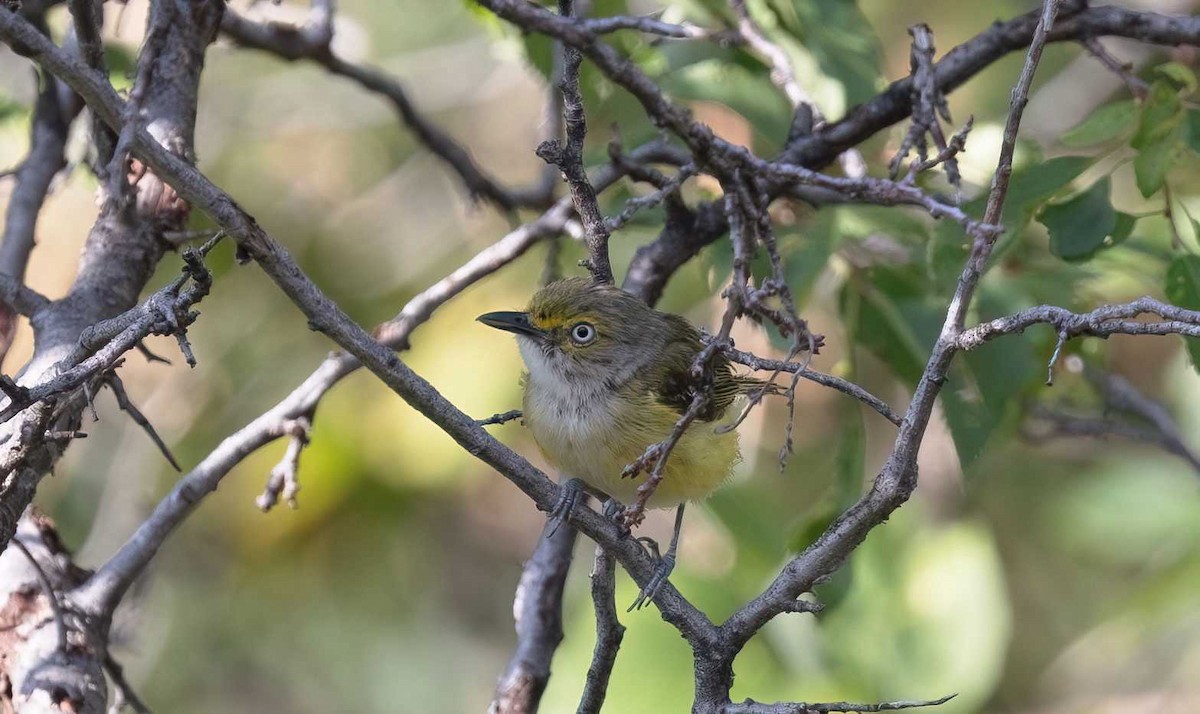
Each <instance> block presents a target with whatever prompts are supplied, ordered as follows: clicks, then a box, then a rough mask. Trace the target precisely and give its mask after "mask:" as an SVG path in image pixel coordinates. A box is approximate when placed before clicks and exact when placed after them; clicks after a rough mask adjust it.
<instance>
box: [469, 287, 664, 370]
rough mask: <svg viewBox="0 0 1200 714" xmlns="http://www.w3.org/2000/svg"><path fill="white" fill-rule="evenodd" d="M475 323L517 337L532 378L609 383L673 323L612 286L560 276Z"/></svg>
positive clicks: (648, 353) (656, 348) (646, 357)
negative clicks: (514, 308)
mask: <svg viewBox="0 0 1200 714" xmlns="http://www.w3.org/2000/svg"><path fill="white" fill-rule="evenodd" d="M478 319H479V321H480V322H482V323H483V324H485V325H489V326H491V327H495V328H497V329H501V330H506V331H508V332H512V333H513V334H515V335H516V336H517V342H518V344H519V345H520V348H521V356H522V358H524V360H525V365H526V366H527V367H528V368H529V371H530V374H531V375H533V376H534V377H541V376H546V377H552V378H554V377H557V378H560V379H571V380H575V379H587V378H593V379H604V380H605V381H608V382H609V383H611V384H615V383H617V382H619V381H620V380H621V378H622V376H623V375H628V374H632V372H633V371H635V370H636V369H637V368H638V367H640V366H642V365H644V364H646V363H647V362H648V361H650V360H652V359H654V356H655V354H660V353H661V349H660V348H661V346H662V345H663V344H665V343H666V341H667V340H669V339H671V337H672V335H671V332H672V330H677V329H678V327H677V326H676V321H674V320H670V319H669V316H667V315H665V314H664V313H661V312H658V311H656V310H654V309H653V308H651V307H649V306H648V305H646V303H644V302H642V301H641V300H640V299H638V298H637V297H635V296H633V295H630V294H629V293H627V292H625V291H623V290H621V289H619V288H616V287H614V286H612V285H604V284H597V283H595V282H593V281H592V280H590V279H589V278H566V279H563V280H559V281H557V282H553V283H550V284H549V285H547V286H546V287H544V288H542V289H541V290H539V291H538V292H537V293H535V294H534V296H533V298H532V299H531V300H530V302H529V307H528V308H526V310H525V311H523V312H489V313H487V314H486V315H480V316H479V318H478Z"/></svg>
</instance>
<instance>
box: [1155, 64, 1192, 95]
mask: <svg viewBox="0 0 1200 714" xmlns="http://www.w3.org/2000/svg"><path fill="white" fill-rule="evenodd" d="M1154 71H1155V73H1157V74H1160V75H1162V76H1164V77H1166V78H1167V79H1169V80H1171V81H1172V82H1173V83H1174V84H1175V85H1176V86H1177V87H1179V88H1180V89H1182V90H1184V91H1185V92H1187V93H1191V92H1194V91H1196V73H1195V72H1193V71H1192V68H1191V67H1188V66H1187V65H1185V64H1181V63H1179V62H1167V63H1165V64H1160V65H1159V66H1157V67H1155V68H1154Z"/></svg>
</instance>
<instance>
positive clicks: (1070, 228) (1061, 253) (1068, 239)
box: [1038, 177, 1117, 260]
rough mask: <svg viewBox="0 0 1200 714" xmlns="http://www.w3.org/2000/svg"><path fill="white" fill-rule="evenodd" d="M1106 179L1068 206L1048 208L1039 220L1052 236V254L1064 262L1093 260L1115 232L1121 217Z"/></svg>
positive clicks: (1078, 195)
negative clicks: (1111, 196)
mask: <svg viewBox="0 0 1200 714" xmlns="http://www.w3.org/2000/svg"><path fill="white" fill-rule="evenodd" d="M1109 189H1110V187H1109V181H1108V178H1107V177H1105V178H1102V179H1100V180H1099V181H1097V182H1096V183H1094V184H1092V187H1091V188H1089V189H1088V190H1086V191H1083V192H1082V193H1079V194H1077V195H1076V196H1075V197H1074V198H1072V199H1071V200H1069V201H1066V202H1064V203H1057V204H1054V205H1051V206H1047V207H1046V208H1045V209H1044V210H1043V211H1042V214H1041V216H1039V217H1038V220H1039V221H1040V222H1041V224H1042V225H1044V226H1046V230H1047V231H1049V233H1050V252H1051V253H1053V254H1054V255H1056V256H1058V257H1059V258H1062V259H1063V260H1085V259H1087V258H1090V257H1091V256H1092V254H1093V253H1095V252H1096V250H1097V249H1099V248H1100V246H1101V245H1103V244H1104V239H1105V238H1107V237H1108V236H1109V234H1111V233H1112V232H1113V229H1114V228H1115V227H1116V223H1117V213H1116V211H1114V210H1113V207H1112V203H1111V201H1110V200H1109Z"/></svg>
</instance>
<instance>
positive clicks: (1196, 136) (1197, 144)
mask: <svg viewBox="0 0 1200 714" xmlns="http://www.w3.org/2000/svg"><path fill="white" fill-rule="evenodd" d="M1183 137H1184V141H1186V142H1187V145H1188V148H1189V149H1191V150H1192V151H1194V152H1196V153H1197V154H1200V110H1197V109H1189V110H1188V112H1187V118H1186V120H1185V121H1184V129H1183Z"/></svg>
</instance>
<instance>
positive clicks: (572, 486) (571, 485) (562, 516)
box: [546, 478, 584, 538]
mask: <svg viewBox="0 0 1200 714" xmlns="http://www.w3.org/2000/svg"><path fill="white" fill-rule="evenodd" d="M583 494H584V491H583V482H582V481H580V480H579V479H577V478H570V479H567V480H566V481H564V482H563V484H562V487H561V488H559V490H558V501H556V502H555V504H554V508H552V509H550V516H549V521H550V530H549V531H548V532H547V533H546V537H547V538H550V537H552V536H553V535H554V534H555V533H557V532H558V529H559V526H561V525H562V524H564V523H566V522H567V521H568V520H570V519H571V514H572V513H574V512H575V506H576V505H578V503H579V499H580V498H582V497H583Z"/></svg>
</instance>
